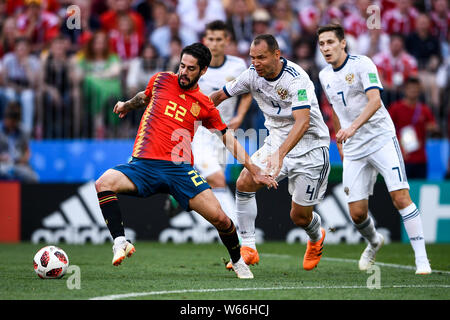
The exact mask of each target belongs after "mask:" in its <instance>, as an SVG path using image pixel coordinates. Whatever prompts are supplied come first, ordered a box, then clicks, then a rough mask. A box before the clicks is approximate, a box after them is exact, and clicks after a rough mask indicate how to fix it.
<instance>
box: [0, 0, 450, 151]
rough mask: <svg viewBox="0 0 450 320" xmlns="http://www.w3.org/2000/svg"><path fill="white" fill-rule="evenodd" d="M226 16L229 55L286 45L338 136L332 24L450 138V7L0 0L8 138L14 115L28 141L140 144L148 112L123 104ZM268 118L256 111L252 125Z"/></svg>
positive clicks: (381, 2)
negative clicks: (325, 52) (325, 38)
mask: <svg viewBox="0 0 450 320" xmlns="http://www.w3.org/2000/svg"><path fill="white" fill-rule="evenodd" d="M217 19H220V20H223V21H226V23H227V24H228V26H229V29H230V33H231V36H232V39H231V41H230V45H229V47H228V48H227V50H228V52H227V53H228V54H232V55H237V56H240V57H242V58H244V59H245V60H246V61H247V62H248V63H250V61H249V58H248V51H249V46H250V43H251V41H252V39H253V38H254V37H255V36H256V35H258V34H262V33H271V34H273V35H274V36H275V37H276V38H277V40H278V42H279V44H280V48H281V51H282V55H283V56H284V57H286V58H288V59H290V60H292V61H294V62H296V63H298V64H299V65H300V66H302V67H303V68H304V69H305V70H306V71H307V72H308V74H309V75H310V77H311V79H312V81H313V82H314V83H315V86H316V92H317V96H318V98H319V101H320V106H321V109H322V113H323V115H324V118H325V120H326V122H327V123H328V124H329V126H330V131H331V134H332V136H334V133H333V130H332V121H331V114H332V111H331V107H330V105H329V104H328V103H327V101H326V99H325V97H324V95H323V93H322V90H321V86H320V83H319V80H318V73H319V71H320V70H321V69H322V68H323V67H324V66H325V65H326V63H325V61H324V59H323V58H322V56H321V54H320V52H319V50H318V47H317V36H316V30H317V27H318V26H320V25H324V24H327V23H330V22H338V23H340V24H341V25H343V26H344V28H345V30H346V33H347V34H346V37H347V44H348V49H349V53H351V54H363V55H367V56H369V57H371V58H372V60H373V61H374V62H375V64H376V65H377V67H378V69H379V73H380V77H381V79H382V83H383V86H384V89H385V90H384V91H383V93H382V98H383V101H384V103H385V105H386V107H387V108H388V110H389V109H390V108H391V106H392V105H394V104H397V105H398V104H401V102H404V104H405V105H409V106H411V103H415V106H416V105H417V104H418V103H419V102H420V105H421V108H422V106H423V107H424V108H425V109H426V110H428V111H429V112H428V111H426V112H425V111H424V112H425V113H426V117H425V116H423V117H422V116H421V112H422V111H421V110H422V109H421V108H417V107H414V108H413V109H414V110H415V112H412V118H411V119H412V120H411V121H415V122H414V123H413V125H415V124H416V123H418V122H423V123H424V126H425V127H426V128H425V129H424V130H425V131H424V132H425V133H424V136H429V135H434V136H437V137H448V136H449V130H450V129H449V126H448V122H449V117H450V112H449V109H450V108H449V103H450V102H449V91H450V90H449V89H450V88H449V87H450V81H449V77H450V76H449V75H450V58H449V56H450V55H449V38H450V32H449V26H450V10H449V3H448V1H447V0H396V1H395V0H378V1H370V0H178V1H177V0H163V1H162V0H0V30H1V32H0V128H1V130H0V141H1V140H2V135H3V136H4V135H8V130H7V129H6V126H5V125H4V120H5V118H8V117H9V116H10V115H11V114H14V117H16V118H17V117H19V119H20V121H19V122H20V123H19V128H20V130H21V134H24V135H27V136H29V137H30V138H32V139H37V140H39V139H74V138H97V139H106V138H134V136H135V133H136V129H137V126H138V124H139V120H140V116H141V113H139V112H135V113H134V114H133V115H129V116H127V118H126V119H125V120H120V121H118V117H117V116H116V115H115V114H113V113H112V108H113V107H114V104H115V103H116V101H118V100H126V99H129V98H130V97H132V96H134V95H135V94H136V92H138V91H141V90H143V89H144V88H145V86H146V84H147V82H148V79H149V78H150V76H151V75H152V74H154V73H155V72H157V71H161V70H171V71H174V72H176V71H177V67H178V61H179V55H180V51H181V49H182V48H183V47H184V46H186V45H188V44H191V43H193V42H196V41H201V38H202V33H203V32H204V27H205V25H206V24H207V23H208V22H210V21H213V20H217ZM369 20H370V23H369V28H368V21H369ZM372 25H374V26H375V28H372V27H370V26H372ZM410 78H412V79H414V81H412V82H414V83H415V84H417V85H415V86H410V91H414V90H416V91H417V92H415V93H414V94H412V95H414V96H415V97H417V98H416V99H412V100H411V99H409V98H405V87H406V84H407V83H408V79H410ZM9 109H14V110H13V111H11V110H9ZM419 109H420V110H419ZM17 113H18V114H17ZM425 113H424V114H425ZM425 120H426V121H425ZM263 122H264V121H263V117H262V115H261V113H260V111H259V109H258V108H257V107H256V106H252V108H251V110H250V112H249V114H248V116H247V118H246V121H245V123H243V127H244V128H245V127H256V128H260V127H263ZM430 123H432V125H430ZM410 124H411V123H410ZM18 130H19V129H18ZM9 134H11V133H10V132H9ZM0 144H1V143H0ZM0 153H1V150H0Z"/></svg>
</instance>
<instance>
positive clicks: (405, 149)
mask: <svg viewBox="0 0 450 320" xmlns="http://www.w3.org/2000/svg"><path fill="white" fill-rule="evenodd" d="M404 93H405V96H404V98H403V99H402V100H399V101H397V102H395V103H394V104H392V105H391V106H390V108H389V114H390V115H391V118H392V121H393V122H394V125H395V129H396V131H397V137H398V140H399V141H400V145H401V149H402V153H403V159H404V161H405V169H406V174H407V176H408V178H415V179H426V178H427V154H426V149H425V147H426V138H427V134H429V133H436V132H438V131H439V128H438V125H437V124H436V121H435V119H434V116H433V113H432V112H431V109H430V108H429V107H428V106H427V105H426V104H424V103H422V102H420V101H419V97H420V95H421V93H422V90H421V85H420V81H419V79H418V78H409V79H408V80H407V81H406V83H405V90H404Z"/></svg>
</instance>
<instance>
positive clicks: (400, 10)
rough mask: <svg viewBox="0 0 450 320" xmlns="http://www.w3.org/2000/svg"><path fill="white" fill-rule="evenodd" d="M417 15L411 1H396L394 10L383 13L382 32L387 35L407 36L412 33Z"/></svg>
mask: <svg viewBox="0 0 450 320" xmlns="http://www.w3.org/2000/svg"><path fill="white" fill-rule="evenodd" d="M418 14H419V12H418V11H417V9H416V8H414V6H413V5H412V1H411V0H398V1H397V6H396V7H395V8H393V9H390V10H388V11H386V12H384V13H383V16H382V23H383V30H386V32H387V33H389V34H393V33H400V34H402V35H404V36H407V35H408V34H410V33H411V32H413V31H414V29H415V20H416V18H417V15H418Z"/></svg>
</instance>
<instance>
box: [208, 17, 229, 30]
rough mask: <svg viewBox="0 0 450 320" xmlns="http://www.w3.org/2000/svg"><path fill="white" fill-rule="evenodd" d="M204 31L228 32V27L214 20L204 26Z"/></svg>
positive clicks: (222, 22) (220, 21)
mask: <svg viewBox="0 0 450 320" xmlns="http://www.w3.org/2000/svg"><path fill="white" fill-rule="evenodd" d="M206 30H210V31H225V32H228V26H227V25H226V23H225V22H224V21H222V20H214V21H211V22H210V23H208V24H207V25H206V26H205V31H206Z"/></svg>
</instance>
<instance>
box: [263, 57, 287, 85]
mask: <svg viewBox="0 0 450 320" xmlns="http://www.w3.org/2000/svg"><path fill="white" fill-rule="evenodd" d="M280 59H281V61H283V67H282V68H281V71H280V73H279V74H278V75H277V76H276V77H275V78H271V79H267V78H264V79H266V80H267V81H275V80H278V79H280V77H281V75H282V74H283V71H284V68H286V65H287V60H286V59H285V58H283V57H280Z"/></svg>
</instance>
